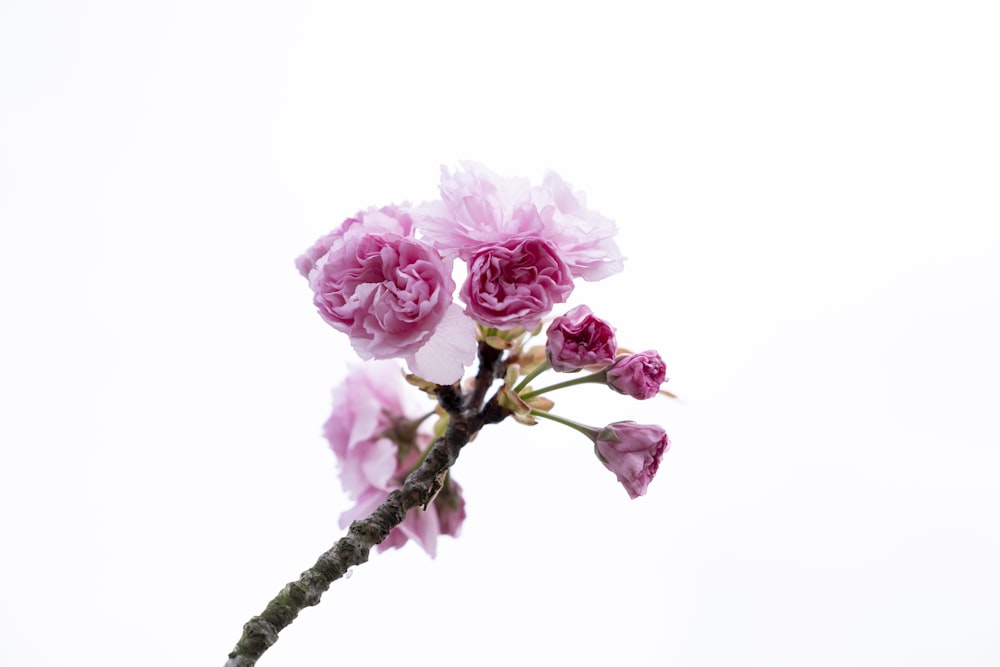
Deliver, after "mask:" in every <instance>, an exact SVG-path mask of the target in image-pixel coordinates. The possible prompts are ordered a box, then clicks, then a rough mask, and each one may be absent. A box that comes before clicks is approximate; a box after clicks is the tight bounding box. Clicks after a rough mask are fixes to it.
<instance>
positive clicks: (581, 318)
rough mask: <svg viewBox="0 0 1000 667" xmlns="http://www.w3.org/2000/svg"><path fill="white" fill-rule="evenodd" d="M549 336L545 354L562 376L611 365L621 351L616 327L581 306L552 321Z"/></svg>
mask: <svg viewBox="0 0 1000 667" xmlns="http://www.w3.org/2000/svg"><path fill="white" fill-rule="evenodd" d="M545 335H546V341H545V353H546V355H547V356H548V359H549V363H550V364H551V365H552V368H553V369H555V370H556V371H558V372H560V373H572V372H574V371H578V370H580V369H581V368H584V367H585V366H595V365H602V366H603V365H605V364H610V363H611V362H612V361H614V360H615V352H616V351H617V350H618V343H617V342H616V341H615V330H614V327H612V326H611V325H610V324H608V323H607V322H605V321H604V320H602V319H600V318H598V317H595V316H594V314H593V313H592V312H590V308H588V307H587V306H577V307H576V308H574V309H572V310H570V311H569V312H568V313H566V314H565V315H562V316H560V317H557V318H556V319H554V320H552V324H550V325H549V328H548V330H547V331H546V332H545Z"/></svg>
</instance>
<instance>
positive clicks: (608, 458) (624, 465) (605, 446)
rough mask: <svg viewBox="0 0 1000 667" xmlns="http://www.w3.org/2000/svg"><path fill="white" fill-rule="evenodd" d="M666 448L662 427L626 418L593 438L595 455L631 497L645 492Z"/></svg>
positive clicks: (667, 440) (668, 442) (664, 433)
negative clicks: (626, 419)
mask: <svg viewBox="0 0 1000 667" xmlns="http://www.w3.org/2000/svg"><path fill="white" fill-rule="evenodd" d="M669 447H670V440H669V439H668V438H667V432H666V431H664V430H663V429H662V428H660V427H659V426H656V425H644V424H636V423H635V422H630V421H623V422H615V423H613V424H609V425H608V426H605V427H604V428H603V429H601V430H600V431H599V432H598V433H597V435H596V437H595V439H594V451H595V452H596V453H597V458H599V459H600V460H601V463H603V464H604V466H605V467H606V468H607V469H608V470H610V471H611V472H613V473H615V475H617V476H618V481H619V482H620V483H621V484H622V486H624V487H625V491H627V492H628V495H629V496H630V497H631V498H638V497H639V496H641V495H644V494H645V493H646V488H647V487H648V486H649V483H650V481H652V479H653V476H654V475H656V471H657V470H658V469H659V467H660V461H661V460H662V459H663V454H664V453H665V452H666V451H667V449H669Z"/></svg>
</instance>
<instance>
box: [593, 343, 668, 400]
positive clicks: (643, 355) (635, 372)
mask: <svg viewBox="0 0 1000 667" xmlns="http://www.w3.org/2000/svg"><path fill="white" fill-rule="evenodd" d="M666 380H667V365H666V364H665V363H663V359H661V358H660V355H659V354H657V353H656V352H654V351H653V350H647V351H645V352H636V353H635V354H627V355H622V356H620V357H618V359H617V360H616V361H615V363H614V365H613V366H612V367H611V368H609V369H608V373H607V382H608V386H609V387H611V388H612V389H614V390H615V391H617V392H619V393H622V394H628V395H629V396H631V397H632V398H638V399H640V400H645V399H647V398H652V397H653V396H656V394H657V393H658V392H659V391H660V385H661V384H663V383H664V382H666Z"/></svg>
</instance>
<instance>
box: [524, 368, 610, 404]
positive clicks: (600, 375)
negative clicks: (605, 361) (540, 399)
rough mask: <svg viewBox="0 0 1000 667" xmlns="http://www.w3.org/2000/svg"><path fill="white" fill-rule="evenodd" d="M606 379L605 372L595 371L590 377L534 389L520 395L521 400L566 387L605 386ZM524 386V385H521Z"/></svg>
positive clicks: (606, 373) (585, 376)
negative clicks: (598, 384) (582, 385)
mask: <svg viewBox="0 0 1000 667" xmlns="http://www.w3.org/2000/svg"><path fill="white" fill-rule="evenodd" d="M607 379H608V372H607V370H606V369H605V370H601V371H597V372H596V373H591V374H590V375H584V376H583V377H578V378H573V379H572V380H566V381H565V382H559V383H557V384H552V385H549V386H548V387H542V388H541V389H535V390H534V391H529V392H527V393H525V394H520V396H521V398H522V399H524V400H526V401H527V400H529V399H532V398H534V397H535V396H540V395H541V394H544V393H546V392H550V391H555V390H556V389H564V388H566V387H572V386H573V385H577V384H589V383H592V382H600V383H602V384H605V383H606V382H607ZM522 384H524V383H522Z"/></svg>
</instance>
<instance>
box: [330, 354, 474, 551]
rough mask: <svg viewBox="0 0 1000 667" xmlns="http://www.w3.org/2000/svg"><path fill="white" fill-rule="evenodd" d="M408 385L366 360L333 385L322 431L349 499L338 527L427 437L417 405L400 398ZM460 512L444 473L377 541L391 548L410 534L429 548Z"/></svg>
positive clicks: (456, 524)
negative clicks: (418, 505)
mask: <svg viewBox="0 0 1000 667" xmlns="http://www.w3.org/2000/svg"><path fill="white" fill-rule="evenodd" d="M408 388H409V386H408V385H406V383H405V382H404V381H403V376H402V369H401V368H400V367H399V366H398V365H397V364H395V363H392V362H388V361H371V362H367V363H365V364H363V365H359V366H355V367H353V368H351V370H350V372H349V373H348V376H347V378H346V379H345V381H344V382H343V383H342V384H340V385H339V386H338V387H336V388H335V389H334V390H333V412H332V414H331V415H330V418H329V419H328V420H327V422H326V424H325V425H324V427H323V431H324V434H325V435H326V439H327V441H329V443H330V448H331V449H332V450H333V452H334V454H335V455H336V457H337V461H338V463H339V464H340V481H341V484H342V485H343V488H344V492H345V493H346V494H347V495H348V497H349V498H351V499H352V500H354V501H355V505H354V507H352V508H351V509H349V510H347V511H346V512H344V513H343V514H341V516H340V521H339V522H340V527H341V528H346V527H347V526H349V525H350V523H351V522H352V521H355V520H357V519H363V518H365V517H367V516H368V515H370V514H371V513H372V511H374V510H375V508H377V507H378V506H379V505H380V504H381V503H382V502H383V501H384V500H385V499H386V497H388V495H389V492H390V491H392V490H393V489H398V488H400V487H401V486H402V484H403V481H404V480H405V478H406V475H408V474H409V472H410V471H411V470H413V468H414V467H416V466H417V465H418V464H419V463H420V459H421V456H422V455H423V452H425V451H426V450H427V448H428V447H429V446H430V444H431V442H432V440H433V436H432V435H431V434H429V433H427V432H424V431H421V430H418V425H417V420H418V419H419V413H420V410H419V409H418V408H417V407H416V406H415V405H413V404H412V403H410V402H409V401H407V400H405V397H408V396H409V393H408V392H406V389H408ZM464 518H465V501H464V500H463V498H462V493H461V487H459V486H458V484H456V483H455V482H453V481H451V479H450V476H449V479H448V481H447V482H446V484H445V487H444V489H442V491H441V493H439V494H438V498H437V499H436V500H435V501H434V503H433V505H432V506H431V507H430V508H428V510H427V511H423V510H413V511H410V512H409V513H407V515H406V518H405V519H404V520H403V522H402V523H401V524H400V525H399V526H397V527H396V528H394V529H393V530H392V531H391V532H390V533H389V536H388V537H387V538H386V540H385V541H383V542H382V543H381V544H379V546H378V549H379V550H380V551H384V550H385V549H389V548H398V547H401V546H403V545H404V544H405V543H406V541H407V540H408V539H412V540H414V541H416V542H417V543H418V544H420V546H421V547H422V548H423V549H424V550H425V551H426V552H427V553H428V554H430V555H431V556H434V555H435V552H436V549H437V537H438V535H452V536H457V535H458V532H459V529H460V528H461V524H462V521H463V520H464Z"/></svg>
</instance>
